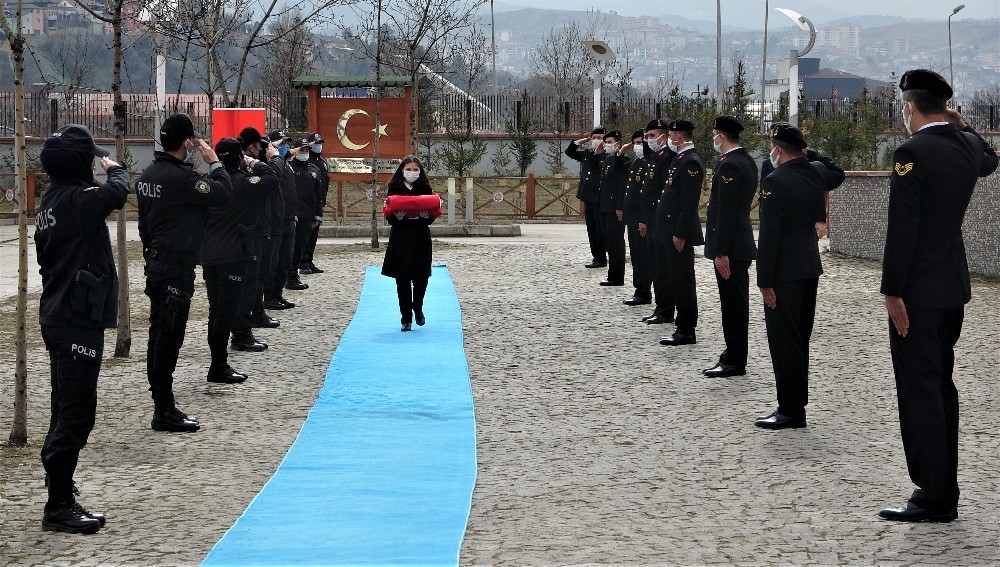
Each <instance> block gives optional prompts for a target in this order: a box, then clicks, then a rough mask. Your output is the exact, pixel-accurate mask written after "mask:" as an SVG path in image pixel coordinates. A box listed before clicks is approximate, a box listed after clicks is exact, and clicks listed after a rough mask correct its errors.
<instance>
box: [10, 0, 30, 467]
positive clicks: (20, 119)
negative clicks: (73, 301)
mask: <svg viewBox="0 0 1000 567" xmlns="http://www.w3.org/2000/svg"><path fill="white" fill-rule="evenodd" d="M8 40H9V41H10V50H11V55H12V56H13V59H14V61H13V62H14V145H15V152H16V155H17V243H18V261H17V309H16V321H17V329H16V330H15V335H14V423H13V425H12V426H11V430H10V437H9V438H8V441H9V443H10V445H12V446H15V447H23V446H25V445H27V444H28V367H27V359H28V343H27V338H26V332H25V324H26V322H25V319H26V318H27V313H28V224H27V221H28V177H27V169H28V164H27V156H26V155H25V143H24V48H25V41H24V36H23V35H22V34H21V2H20V0H18V3H17V33H16V34H15V35H13V36H8Z"/></svg>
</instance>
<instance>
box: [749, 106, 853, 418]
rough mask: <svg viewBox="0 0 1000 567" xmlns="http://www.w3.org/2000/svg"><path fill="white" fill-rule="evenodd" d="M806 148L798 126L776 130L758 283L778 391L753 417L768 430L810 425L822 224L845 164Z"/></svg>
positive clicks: (763, 196) (763, 199)
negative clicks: (769, 407) (767, 408)
mask: <svg viewBox="0 0 1000 567" xmlns="http://www.w3.org/2000/svg"><path fill="white" fill-rule="evenodd" d="M806 147H807V145H806V140H805V137H803V136H802V132H801V131H799V129H798V128H796V127H794V126H790V125H780V126H777V127H775V128H773V129H772V134H771V158H770V159H771V163H772V165H773V166H774V171H772V172H771V173H770V174H769V175H768V176H767V177H765V178H764V180H763V181H762V182H761V193H760V235H759V237H758V242H757V246H758V248H759V250H758V251H757V286H758V287H759V288H760V293H761V296H762V297H763V299H764V324H765V326H766V328H767V344H768V347H769V348H770V351H771V363H772V364H773V366H774V380H775V384H776V387H777V391H778V407H777V408H775V409H774V411H772V412H771V413H770V414H769V415H766V416H762V417H758V418H757V420H756V421H755V422H754V425H756V426H757V427H763V428H765V429H786V428H792V427H794V428H798V427H805V426H806V404H807V403H808V398H809V339H810V337H811V335H812V327H813V319H814V317H815V315H816V289H817V286H818V283H819V276H820V274H822V273H823V265H822V262H821V261H820V257H819V244H818V240H819V227H818V225H819V224H823V223H825V222H826V206H825V204H824V203H825V195H826V193H827V191H831V190H833V189H835V188H837V187H839V186H840V184H841V183H843V182H844V170H843V169H841V168H840V166H838V165H837V164H836V163H834V162H833V161H832V160H830V159H829V158H826V157H822V156H820V155H818V154H817V153H816V152H814V151H811V150H810V151H808V152H807V151H806Z"/></svg>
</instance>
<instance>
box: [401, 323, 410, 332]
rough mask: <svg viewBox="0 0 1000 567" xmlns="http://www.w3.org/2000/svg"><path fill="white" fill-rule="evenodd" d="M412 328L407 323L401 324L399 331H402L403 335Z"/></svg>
mask: <svg viewBox="0 0 1000 567" xmlns="http://www.w3.org/2000/svg"><path fill="white" fill-rule="evenodd" d="M412 328H413V327H411V326H410V324H409V323H403V324H402V327H401V328H400V329H399V330H400V331H403V332H404V333H405V332H407V331H409V330H410V329H412Z"/></svg>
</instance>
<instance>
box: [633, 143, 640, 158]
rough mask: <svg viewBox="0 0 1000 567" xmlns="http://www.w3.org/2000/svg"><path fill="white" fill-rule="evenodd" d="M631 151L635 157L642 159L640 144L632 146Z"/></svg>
mask: <svg viewBox="0 0 1000 567" xmlns="http://www.w3.org/2000/svg"><path fill="white" fill-rule="evenodd" d="M632 151H633V152H634V153H635V157H642V142H638V143H636V144H635V145H633V146H632Z"/></svg>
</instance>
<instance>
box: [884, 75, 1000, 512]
mask: <svg viewBox="0 0 1000 567" xmlns="http://www.w3.org/2000/svg"><path fill="white" fill-rule="evenodd" d="M899 88H900V90H901V91H902V93H903V122H904V125H905V126H906V129H907V130H908V131H909V132H911V133H912V136H911V137H910V138H909V139H908V140H906V141H905V142H903V144H902V145H900V146H899V147H898V148H896V151H895V153H894V154H893V162H894V164H893V171H892V177H891V178H890V181H889V211H888V227H887V230H886V237H885V255H884V258H883V261H882V285H881V292H882V294H883V295H884V296H885V306H886V311H887V312H888V319H889V347H890V351H891V353H892V369H893V371H894V373H895V375H896V397H897V399H898V402H899V429H900V433H901V434H902V437H903V451H904V452H905V454H906V468H907V470H908V471H909V473H910V479H911V480H912V481H913V484H915V485H916V486H917V489H916V490H914V491H913V493H912V494H911V495H910V498H909V499H908V500H907V502H906V504H904V505H903V506H902V507H900V508H886V509H884V510H882V511H880V512H879V515H880V516H882V517H883V518H885V519H887V520H895V521H906V522H923V521H929V522H950V521H951V520H954V519H955V518H957V517H958V497H959V488H958V424H959V420H958V390H957V389H956V388H955V383H954V381H953V379H952V371H953V370H954V367H955V344H956V343H957V342H958V338H959V335H961V333H962V321H963V318H964V313H965V304H966V303H968V302H969V300H970V299H971V298H972V286H971V284H970V281H969V267H968V263H967V261H966V256H965V242H964V241H963V238H962V222H963V219H964V218H965V211H966V209H967V208H968V206H969V200H970V199H971V198H972V192H973V190H974V189H975V186H976V182H977V179H978V178H979V177H985V176H987V175H990V174H991V173H993V172H994V171H996V169H997V155H996V152H995V151H994V150H993V148H991V147H990V146H989V145H988V144H987V143H986V142H985V141H983V139H982V137H981V136H979V134H977V133H976V132H975V131H974V130H972V128H970V127H969V126H968V125H967V124H966V123H965V120H963V119H962V116H961V115H960V114H958V113H957V112H955V111H954V110H950V109H948V108H947V107H946V104H947V101H948V99H950V98H951V97H952V94H953V93H952V90H951V87H950V86H949V85H948V83H947V82H946V81H945V80H944V78H943V77H941V75H939V74H937V73H935V72H933V71H927V70H924V69H916V70H912V71H907V72H906V73H903V76H902V78H901V80H900V83H899Z"/></svg>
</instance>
